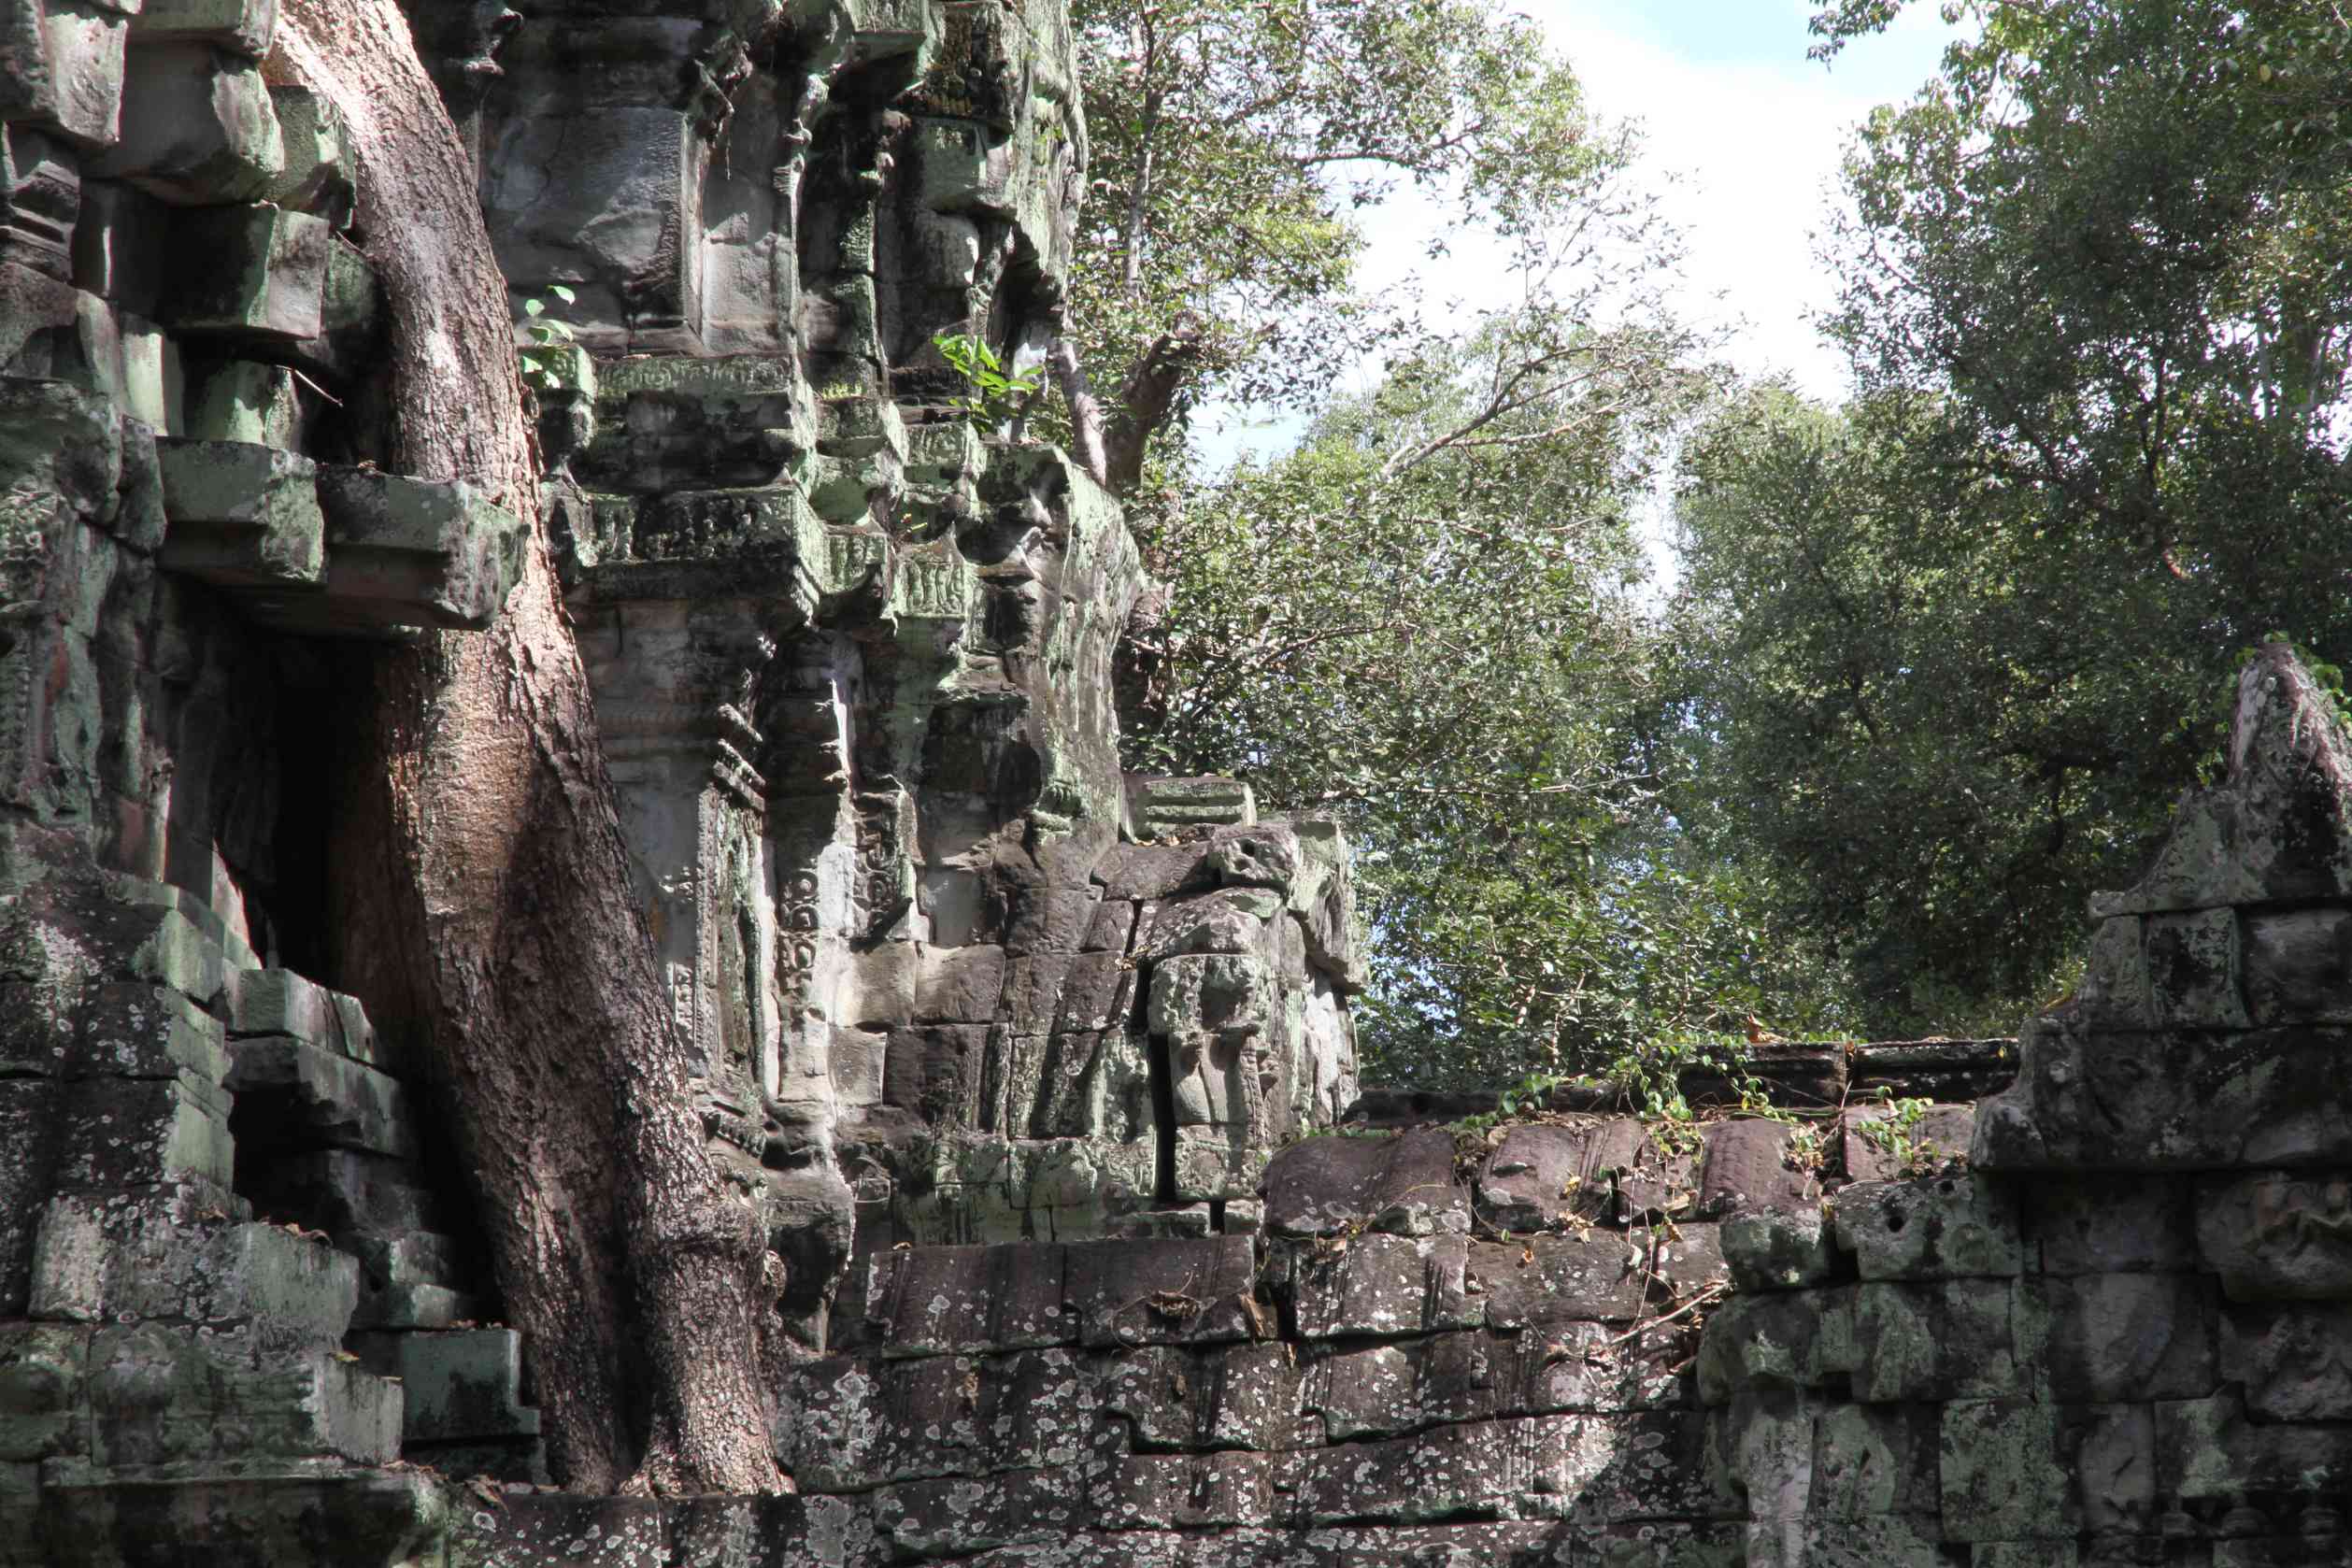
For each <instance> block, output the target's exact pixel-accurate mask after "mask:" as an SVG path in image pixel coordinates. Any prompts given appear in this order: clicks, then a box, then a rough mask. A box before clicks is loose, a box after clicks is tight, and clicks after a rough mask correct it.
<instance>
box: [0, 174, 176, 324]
mask: <svg viewBox="0 0 2352 1568" xmlns="http://www.w3.org/2000/svg"><path fill="white" fill-rule="evenodd" d="M14 134H15V133H14V131H13V130H11V132H10V135H12V136H13V135H14ZM80 194H81V204H80V212H79V218H78V221H77V222H76V223H75V225H74V229H73V275H72V278H73V283H74V286H75V287H76V288H78V289H81V290H83V291H85V292H89V293H93V294H96V295H97V296H98V297H99V298H101V299H104V300H106V301H107V303H109V304H111V305H112V306H115V308H117V309H118V310H127V311H130V312H132V313H133V314H135V315H139V316H152V315H154V313H155V306H156V304H157V302H158V301H159V300H160V299H161V298H162V297H163V284H164V239H165V237H166V236H167V235H169V233H170V230H171V222H170V218H169V215H168V213H167V211H166V209H165V208H164V206H163V204H161V203H160V202H158V201H156V200H155V198H153V197H152V196H150V195H148V194H147V193H146V192H142V191H140V190H139V189H137V188H136V187H135V186H132V185H128V184H124V183H122V182H121V181H119V180H85V181H82V182H81V189H80Z"/></svg>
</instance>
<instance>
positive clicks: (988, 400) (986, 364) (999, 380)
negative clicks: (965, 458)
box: [931, 332, 1041, 430]
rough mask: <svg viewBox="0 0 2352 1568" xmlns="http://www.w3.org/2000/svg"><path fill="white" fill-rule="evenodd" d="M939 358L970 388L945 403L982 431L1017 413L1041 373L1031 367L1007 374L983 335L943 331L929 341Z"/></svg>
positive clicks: (1000, 360) (1030, 396) (1030, 394)
mask: <svg viewBox="0 0 2352 1568" xmlns="http://www.w3.org/2000/svg"><path fill="white" fill-rule="evenodd" d="M931 343H932V347H933V348H934V349H938V350H939V356H940V358H942V359H944V360H946V361H947V362H948V365H949V367H950V368H952V369H953V370H954V371H955V372H956V374H957V375H959V376H961V377H962V378H963V379H964V383H965V385H967V386H968V387H970V388H971V391H970V392H966V393H964V394H963V395H962V396H961V397H957V398H952V399H950V400H949V403H948V406H950V407H952V408H954V409H955V410H956V411H957V412H959V413H961V414H962V415H963V416H964V417H965V418H966V419H968V420H970V421H972V422H973V423H974V424H976V425H977V426H979V427H980V428H981V429H983V430H993V429H995V428H996V427H997V426H999V425H1001V424H1004V423H1005V421H1008V420H1010V419H1012V418H1013V417H1014V416H1015V415H1016V414H1019V412H1020V411H1021V409H1022V408H1023V406H1026V405H1027V403H1028V402H1029V400H1030V399H1031V398H1032V397H1033V396H1035V395H1036V392H1037V383H1038V378H1039V376H1040V375H1041V372H1040V371H1039V370H1038V369H1037V367H1035V366H1032V367H1030V368H1029V369H1027V370H1024V371H1021V372H1020V373H1019V374H1018V375H1015V374H1012V373H1010V372H1009V371H1008V370H1007V368H1006V366H1005V362H1004V361H1003V360H1002V359H1000V358H998V357H997V353H996V350H995V349H991V348H990V347H989V346H988V342H987V340H986V339H985V338H979V337H973V336H970V335H966V334H963V333H950V332H943V333H941V334H940V335H938V336H936V337H934V338H933V339H932V340H931Z"/></svg>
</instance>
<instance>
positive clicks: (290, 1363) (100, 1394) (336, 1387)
mask: <svg viewBox="0 0 2352 1568" xmlns="http://www.w3.org/2000/svg"><path fill="white" fill-rule="evenodd" d="M90 1390H91V1404H92V1408H93V1412H94V1413H95V1415H96V1419H95V1421H94V1422H93V1443H92V1457H93V1460H95V1461H97V1462H98V1463H101V1464H106V1465H112V1466H124V1465H164V1464H193V1463H204V1462H209V1463H221V1462H224V1461H227V1462H235V1461H279V1462H284V1461H290V1460H298V1459H308V1458H324V1457H330V1456H339V1457H342V1458H345V1459H350V1460H355V1461H359V1462H361V1463H365V1464H381V1463H384V1462H386V1461H390V1460H392V1459H393V1458H395V1457H397V1456H398V1454H399V1452H400V1406H401V1395H400V1389H399V1386H398V1385H396V1384H392V1383H387V1382H386V1381H384V1380H383V1379H382V1378H379V1377H374V1376H369V1375H368V1374H366V1373H364V1372H362V1371H361V1370H359V1368H357V1367H356V1366H353V1365H351V1364H350V1363H348V1362H345V1361H337V1360H336V1359H335V1357H334V1356H333V1355H331V1354H329V1353H327V1352H325V1351H318V1352H314V1353H312V1354H310V1355H307V1356H302V1357H298V1358H279V1357H269V1358H264V1360H262V1361H260V1363H259V1364H256V1363H255V1362H253V1361H251V1360H249V1359H246V1358H233V1357H231V1356H227V1355H222V1354H221V1353H220V1352H219V1351H218V1350H217V1349H215V1348H214V1347H212V1346H210V1345H207V1343H206V1342H204V1341H202V1340H197V1339H192V1338H191V1337H189V1336H188V1335H186V1334H184V1333H175V1332H173V1331H172V1330H170V1329H169V1328H166V1327H164V1326H162V1325H140V1326H138V1327H134V1328H106V1329H100V1330H99V1331H98V1332H97V1333H96V1334H95V1335H94V1336H93V1340H92V1344H91V1348H90Z"/></svg>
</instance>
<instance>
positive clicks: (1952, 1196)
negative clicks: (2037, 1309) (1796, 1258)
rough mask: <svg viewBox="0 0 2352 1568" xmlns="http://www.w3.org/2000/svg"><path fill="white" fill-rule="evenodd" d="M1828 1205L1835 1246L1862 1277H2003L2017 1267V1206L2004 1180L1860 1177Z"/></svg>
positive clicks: (2019, 1257)
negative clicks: (1853, 1260)
mask: <svg viewBox="0 0 2352 1568" xmlns="http://www.w3.org/2000/svg"><path fill="white" fill-rule="evenodd" d="M1833 1205H1834V1209H1835V1213H1836V1216H1837V1242H1838V1245H1839V1246H1840V1247H1844V1248H1845V1249H1846V1251H1848V1252H1851V1253H1853V1254H1854V1255H1855V1258H1856V1260H1857V1262H1859V1264H1860V1269H1861V1276H1862V1277H1863V1278H1864V1279H1955V1278H1961V1277H1965V1276H2007V1275H2014V1274H2016V1273H2017V1271H2018V1269H2019V1268H2020V1267H2021V1266H2022V1261H2023V1260H2022V1248H2021V1247H2020V1245H2019V1232H2018V1222H2017V1205H2016V1201H2015V1199H2014V1197H2013V1196H2012V1193H2011V1190H2010V1189H2009V1188H2007V1187H2006V1186H2005V1185H2003V1184H1999V1183H1995V1182H1991V1181H1988V1180H1985V1179H1984V1178H1982V1177H1979V1176H1972V1175H1969V1174H1967V1173H1965V1172H1963V1173H1961V1174H1960V1175H1957V1176H1932V1177H1928V1178H1925V1179H1922V1180H1917V1181H1884V1182H1858V1183H1856V1184H1855V1185H1853V1186H1851V1187H1847V1188H1845V1189H1843V1190H1840V1191H1839V1193H1838V1194H1837V1196H1836V1198H1835V1199H1834V1200H1833Z"/></svg>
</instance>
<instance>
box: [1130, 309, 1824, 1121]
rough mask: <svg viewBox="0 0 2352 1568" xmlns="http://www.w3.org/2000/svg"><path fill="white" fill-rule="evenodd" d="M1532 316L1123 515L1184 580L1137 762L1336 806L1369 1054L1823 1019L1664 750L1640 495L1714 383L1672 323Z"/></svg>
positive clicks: (1294, 802) (1385, 1072)
mask: <svg viewBox="0 0 2352 1568" xmlns="http://www.w3.org/2000/svg"><path fill="white" fill-rule="evenodd" d="M1534 330H1535V328H1534V327H1532V326H1531V324H1530V323H1529V322H1528V321H1527V320H1526V319H1524V318H1518V317H1514V318H1510V319H1506V320H1504V321H1499V322H1496V323H1492V324H1490V329H1489V330H1488V331H1486V332H1484V333H1482V334H1481V335H1479V336H1477V337H1476V338H1474V339H1472V340H1471V341H1469V342H1467V343H1465V344H1462V345H1460V346H1458V347H1455V348H1452V349H1445V350H1442V351H1440V350H1433V351H1431V352H1429V353H1426V354H1423V355H1419V356H1416V357H1413V358H1411V359H1408V360H1404V361H1401V362H1400V363H1398V364H1397V365H1396V366H1395V367H1394V368H1393V369H1392V371H1391V373H1390V378H1389V380H1388V381H1387V383H1386V384H1385V385H1383V386H1382V387H1381V388H1380V389H1379V390H1377V391H1376V392H1372V393H1370V394H1367V395H1365V396H1362V397H1360V398H1355V399H1349V400H1345V401H1342V402H1340V403H1338V404H1336V405H1334V406H1333V407H1332V408H1331V409H1330V410H1329V411H1328V412H1327V413H1326V414H1325V415H1324V416H1323V418H1322V419H1321V420H1319V421H1318V422H1317V423H1316V425H1315V426H1314V427H1313V429H1312V430H1311V432H1310V434H1309V436H1308V438H1307V440H1306V442H1305V443H1304V445H1303V446H1302V447H1301V448H1300V449H1298V450H1296V451H1295V452H1293V453H1292V454H1290V456H1288V457H1286V458H1284V459H1282V460H1280V461H1278V462H1276V463H1271V464H1268V465H1266V466H1264V467H1262V468H1260V467H1250V468H1245V469H1244V470H1243V471H1241V472H1240V473H1239V474H1237V475H1235V476H1234V477H1233V478H1232V480H1231V481H1230V482H1228V483H1227V484H1225V485H1223V486H1221V487H1219V488H1217V489H1215V490H1210V491H1205V492H1200V493H1197V494H1193V495H1191V496H1190V497H1188V498H1187V504H1185V505H1183V506H1176V507H1169V508H1167V509H1166V510H1163V511H1153V510H1151V509H1149V508H1138V512H1137V515H1138V520H1139V521H1140V522H1141V523H1142V525H1143V527H1142V531H1143V533H1144V535H1145V539H1146V545H1147V552H1148V554H1149V556H1150V558H1151V560H1152V562H1153V563H1154V565H1155V569H1156V570H1158V571H1159V572H1160V573H1161V574H1162V575H1163V577H1166V578H1167V580H1168V581H1169V582H1170V584H1171V587H1172V590H1173V594H1174V598H1173V603H1172V604H1171V605H1170V606H1169V609H1168V612H1167V616H1166V627H1165V631H1164V634H1163V640H1162V647H1161V652H1162V659H1163V663H1162V670H1161V684H1160V687H1159V689H1158V692H1157V697H1156V702H1155V703H1154V705H1153V706H1152V708H1151V710H1150V711H1148V712H1145V713H1139V714H1134V715H1130V716H1129V718H1130V720H1131V722H1130V723H1129V725H1128V731H1127V735H1126V741H1127V745H1128V750H1129V759H1130V762H1131V764H1132V765H1134V766H1138V767H1147V768H1156V769H1162V770H1165V771H1170V772H1175V773H1194V772H1229V773H1236V774H1240V775H1243V776H1246V777H1249V778H1250V779H1251V780H1252V781H1253V783H1254V784H1255V785H1256V787H1257V789H1258V791H1259V794H1260V798H1261V800H1262V801H1263V802H1264V803H1266V805H1268V807H1269V808H1271V809H1279V810H1290V811H1301V810H1312V811H1323V812H1329V813H1333V814H1334V815H1336V816H1338V817H1339V818H1340V819H1341V820H1342V821H1343V823H1344V824H1345V825H1346V826H1347V830H1348V833H1349V835H1350V837H1351V839H1352V841H1353V842H1354V843H1355V844H1356V846H1357V848H1358V856H1357V868H1358V877H1359V887H1360V890H1361V895H1362V900H1363V907H1364V909H1365V911H1366V913H1367V916H1368V919H1369V922H1370V927H1371V932H1372V935H1373V956H1372V968H1373V986H1372V989H1371V991H1370V993H1369V994H1368V995H1366V996H1365V997H1364V998H1362V999H1361V1001H1360V1003H1359V1005H1358V1009H1357V1020H1358V1028H1359V1031H1360V1034H1361V1040H1362V1042H1363V1049H1364V1053H1365V1056H1366V1058H1367V1061H1368V1062H1369V1063H1370V1068H1369V1070H1370V1071H1372V1072H1374V1073H1376V1075H1378V1076H1380V1077H1382V1078H1383V1079H1385V1080H1387V1081H1409V1082H1415V1083H1422V1084H1431V1085H1437V1084H1473V1085H1475V1084H1480V1083H1493V1082H1495V1081H1497V1080H1499V1079H1507V1078H1510V1077H1514V1076H1518V1074H1520V1073H1522V1072H1525V1071H1527V1070H1529V1069H1530V1068H1531V1067H1537V1068H1540V1069H1542V1070H1545V1071H1549V1072H1574V1071H1578V1070H1588V1069H1593V1068H1599V1067H1604V1066H1607V1065H1609V1064H1610V1063H1612V1062H1616V1061H1617V1060H1618V1058H1619V1057H1621V1056H1623V1055H1624V1054H1625V1053H1626V1052H1628V1051H1629V1050H1631V1049H1632V1048H1634V1047H1635V1046H1636V1045H1637V1044H1638V1043H1639V1042H1642V1041H1644V1040H1646V1039H1650V1038H1653V1037H1658V1036H1661V1035H1666V1034H1672V1033H1689V1032H1691V1031H1704V1030H1708V1029H1713V1028H1719V1027H1721V1026H1723V1025H1725V1024H1727V1023H1730V1022H1734V1021H1736V1020H1737V1019H1739V1018H1740V1017H1741V1016H1742V1015H1743V1014H1744V1013H1746V1012H1748V1011H1758V1010H1761V1011H1767V1012H1772V1013H1774V1014H1775V1016H1780V1017H1783V1018H1784V1019H1788V1020H1789V1021H1793V1022H1801V1023H1802V1022H1807V1021H1811V1020H1814V1019H1817V1018H1818V1019H1826V1018H1827V1017H1828V1016H1829V1015H1828V1013H1827V1011H1826V1004H1825V1003H1823V1002H1822V1001H1820V1000H1819V999H1820V997H1821V994H1822V991H1823V988H1822V987H1821V986H1819V985H1818V984H1817V981H1818V979H1819V977H1820V975H1819V971H1818V968H1817V965H1816V963H1815V962H1814V961H1813V955H1812V954H1811V953H1810V951H1809V950H1808V949H1807V948H1806V947H1805V945H1804V944H1803V942H1801V941H1800V942H1777V941H1774V940H1772V939H1770V938H1769V937H1767V936H1766V935H1765V934H1763V933H1762V932H1761V931H1760V930H1759V929H1758V928H1757V926H1756V925H1755V923H1754V922H1753V920H1752V919H1750V918H1749V915H1750V912H1751V910H1752V907H1753V903H1754V900H1753V891H1752V889H1751V888H1750V887H1749V886H1748V885H1747V884H1746V882H1745V881H1744V879H1743V878H1742V877H1741V876H1740V875H1738V874H1737V873H1736V872H1727V871H1726V870H1725V869H1724V868H1722V867H1719V866H1716V865H1710V864H1706V863H1703V862H1698V861H1695V860H1693V859H1691V858H1690V857H1689V855H1688V854H1687V853H1686V852H1685V848H1684V837H1683V835H1682V834H1680V833H1679V832H1677V831H1676V827H1675V823H1674V822H1673V821H1672V820H1669V819H1668V818H1667V816H1666V815H1665V814H1664V813H1663V811H1662V810H1661V791H1662V790H1663V788H1664V785H1665V783H1666V780H1667V778H1668V777H1669V775H1670V774H1671V772H1672V770H1673V769H1674V768H1675V766H1676V765H1677V759H1676V758H1675V756H1674V755H1673V754H1672V753H1671V752H1669V751H1666V750H1664V749H1663V748H1660V747H1659V746H1658V745H1656V744H1655V732H1656V729H1657V713H1658V708H1659V704H1660V701H1661V686H1660V683H1659V680H1658V670H1659V667H1660V659H1659V653H1660V645H1659V643H1658V641H1657V637H1656V632H1655V629H1654V627H1653V625H1652V622H1651V620H1650V619H1649V617H1648V616H1647V614H1646V610H1645V606H1644V604H1643V602H1642V599H1641V596H1640V590H1641V579H1642V557H1641V552H1640V549H1639V546H1638V543H1637V541H1636V540H1635V538H1634V535H1633V532H1632V506H1633V505H1634V503H1635V502H1636V500H1637V499H1638V497H1639V496H1640V494H1641V493H1642V492H1643V491H1644V489H1645V487H1646V484H1647V483H1648V480H1649V476H1650V475H1651V473H1652V472H1653V467H1652V465H1653V463H1655V462H1656V460H1657V458H1658V455H1659V453H1660V452H1661V449H1662V448H1663V445H1664V443H1665V441H1666V439H1667V437H1668V436H1669V435H1671V433H1672V432H1673V430H1674V429H1675V426H1676V424H1677V423H1678V421H1680V420H1681V419H1682V418H1683V416H1684V414H1685V412H1686V411H1687V410H1688V409H1689V408H1690V407H1692V406H1695V402H1696V400H1697V399H1699V398H1700V397H1702V396H1703V394H1704V392H1705V390H1706V387H1707V386H1708V385H1709V379H1708V378H1707V377H1706V376H1705V375H1703V373H1701V372H1700V371H1698V370H1695V369H1693V368H1690V367H1689V363H1688V361H1689V358H1690V357H1691V351H1690V349H1691V346H1690V343H1689V339H1688V338H1687V337H1685V336H1683V335H1679V334H1677V333H1676V332H1675V331H1674V330H1673V328H1672V327H1671V325H1669V324H1666V323H1654V324H1653V325H1652V326H1651V327H1650V328H1648V329H1646V330H1636V329H1632V328H1620V329H1618V330H1615V331H1610V332H1601V331H1596V330H1581V331H1580V330H1576V329H1574V328H1573V327H1570V326H1569V325H1567V324H1566V323H1564V322H1561V321H1557V320H1555V321H1552V322H1550V323H1548V324H1547V326H1546V330H1550V331H1555V332H1556V334H1557V335H1556V336H1554V337H1552V338H1550V339H1548V340H1547V342H1548V347H1547V348H1546V349H1544V350H1542V351H1541V352H1536V351H1532V349H1531V346H1530V345H1531V342H1532V337H1531V336H1530V334H1531V333H1532V332H1533V331H1534ZM1537 363H1541V365H1542V370H1541V374H1540V377H1538V376H1535V375H1530V374H1528V367H1530V366H1531V365H1534V364H1537ZM1515 378H1516V379H1515ZM1498 386H1516V387H1518V389H1519V392H1518V393H1516V394H1514V396H1516V397H1517V398H1518V400H1517V401H1511V400H1509V399H1503V400H1498V397H1497V395H1496V391H1495V389H1496V388H1497V387H1498Z"/></svg>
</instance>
